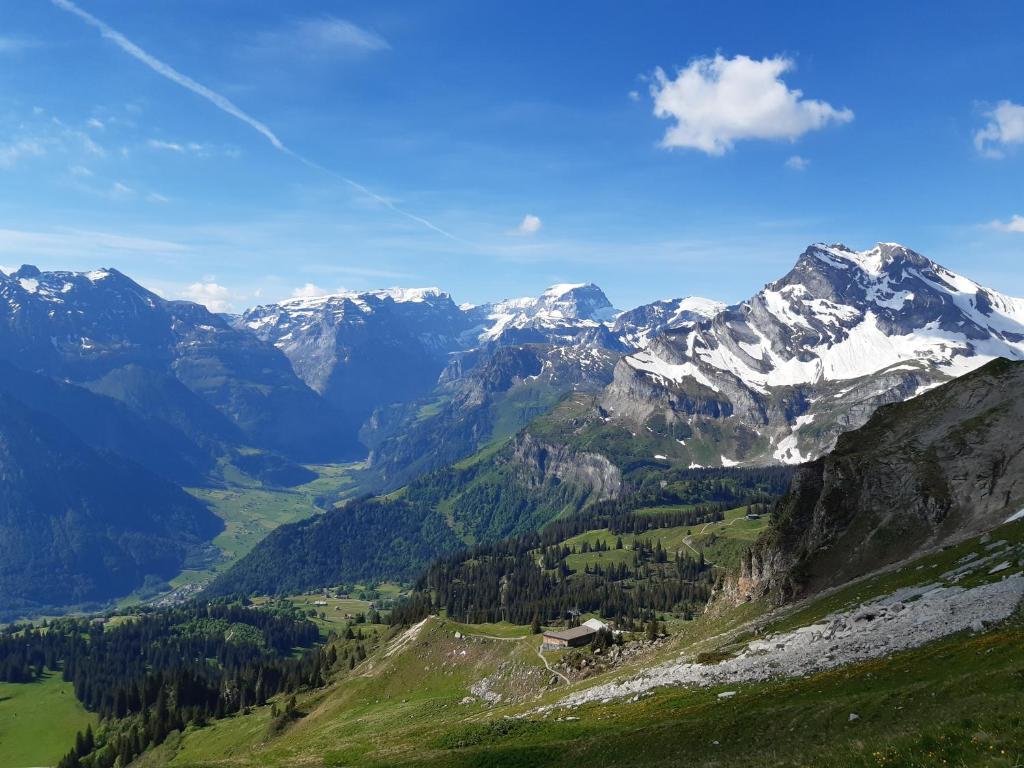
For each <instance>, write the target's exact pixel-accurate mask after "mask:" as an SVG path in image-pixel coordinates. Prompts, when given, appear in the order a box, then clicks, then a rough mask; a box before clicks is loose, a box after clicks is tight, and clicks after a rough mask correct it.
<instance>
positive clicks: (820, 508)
mask: <svg viewBox="0 0 1024 768" xmlns="http://www.w3.org/2000/svg"><path fill="white" fill-rule="evenodd" d="M1022 388H1024V362H1010V361H1008V360H995V361H993V362H991V363H989V364H988V365H986V366H984V367H982V368H980V369H978V370H977V371H974V372H973V373H970V374H967V375H965V376H962V377H960V378H959V379H956V380H954V381H952V382H950V383H948V384H945V385H943V386H941V387H938V388H936V389H934V390H932V391H930V392H928V393H926V394H924V395H921V396H920V397H917V398H915V399H913V400H910V401H907V402H905V403H900V404H895V405H890V406H886V407H884V408H881V409H879V410H878V411H877V412H876V413H875V415H874V416H872V418H871V419H870V420H869V421H868V423H867V424H866V425H865V426H864V427H862V428H861V429H858V430H855V431H853V432H849V433H847V434H845V435H843V436H842V437H841V438H840V439H839V442H838V444H837V446H836V448H835V450H834V451H833V452H832V453H830V454H829V455H827V456H825V457H824V458H822V459H819V460H818V461H815V462H812V463H810V464H808V465H805V466H804V467H801V468H800V470H799V471H798V473H797V475H796V477H795V479H794V482H793V487H792V489H791V491H790V493H789V494H788V495H787V496H786V497H785V498H784V499H782V500H781V501H780V502H779V504H778V506H777V508H776V511H775V515H774V516H773V525H772V527H771V529H770V530H769V532H768V533H767V535H766V536H765V537H764V538H762V539H761V540H760V541H758V542H757V544H756V545H755V546H754V547H753V549H752V551H751V552H750V553H749V554H748V555H747V557H746V559H745V561H744V564H743V568H742V571H741V572H740V574H739V577H738V579H737V580H735V581H734V582H733V583H732V584H731V585H730V587H729V590H730V592H731V594H732V597H733V599H737V600H742V599H748V598H749V597H750V596H757V595H761V594H770V595H772V596H773V598H774V599H776V600H782V599H786V598H790V597H793V596H798V595H800V594H803V593H805V592H808V591H816V590H820V589H822V588H825V587H829V586H833V585H836V584H843V583H845V582H847V581H849V580H851V579H853V578H856V577H858V576H861V575H863V574H865V573H868V572H871V571H874V570H876V569H878V568H880V567H882V566H886V565H888V564H891V563H895V562H898V561H901V560H904V559H906V558H908V557H911V556H913V555H915V554H918V553H921V552H925V551H927V550H929V549H932V548H935V547H940V546H943V545H947V544H949V543H951V542H956V541H958V540H960V539H963V538H965V537H968V536H972V535H977V534H978V533H980V532H982V531H985V530H989V529H991V528H993V527H995V526H996V525H998V524H999V523H1001V522H1003V521H1004V520H1006V519H1007V518H1009V517H1012V516H1013V515H1014V514H1016V513H1017V512H1018V511H1019V510H1020V509H1021V508H1022V507H1024V450H1022V442H1021V435H1020V425H1021V424H1022V423H1024V401H1022V400H1021V397H1020V393H1021V391H1022Z"/></svg>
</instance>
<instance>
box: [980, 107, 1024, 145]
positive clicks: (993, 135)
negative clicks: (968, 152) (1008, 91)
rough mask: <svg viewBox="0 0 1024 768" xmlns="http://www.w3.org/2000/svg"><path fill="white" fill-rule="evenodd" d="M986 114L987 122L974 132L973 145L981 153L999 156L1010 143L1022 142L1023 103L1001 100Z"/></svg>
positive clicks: (1023, 123)
mask: <svg viewBox="0 0 1024 768" xmlns="http://www.w3.org/2000/svg"><path fill="white" fill-rule="evenodd" d="M986 116H987V117H988V118H989V121H988V124H987V125H985V127H984V128H981V129H980V130H978V131H977V132H976V133H975V134H974V147H975V149H977V150H978V151H979V152H980V153H981V154H982V155H984V156H985V157H991V158H1000V157H1003V155H1004V154H1005V150H1006V148H1007V147H1008V146H1010V145H1011V144H1024V105H1021V104H1014V103H1013V102H1012V101H1001V102H999V103H998V104H997V105H996V106H995V108H994V109H992V110H990V111H989V112H987V113H986Z"/></svg>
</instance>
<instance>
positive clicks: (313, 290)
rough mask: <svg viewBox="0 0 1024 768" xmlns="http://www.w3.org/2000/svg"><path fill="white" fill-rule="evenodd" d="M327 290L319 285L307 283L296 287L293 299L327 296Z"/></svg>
mask: <svg viewBox="0 0 1024 768" xmlns="http://www.w3.org/2000/svg"><path fill="white" fill-rule="evenodd" d="M326 295H327V291H325V290H324V289H323V288H321V287H320V286H319V285H315V284H313V283H306V284H305V285H304V286H302V287H301V288H296V289H295V290H293V291H292V298H293V299H315V298H316V297H317V296H326Z"/></svg>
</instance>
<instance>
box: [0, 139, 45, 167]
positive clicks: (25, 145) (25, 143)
mask: <svg viewBox="0 0 1024 768" xmlns="http://www.w3.org/2000/svg"><path fill="white" fill-rule="evenodd" d="M45 154H46V147H45V146H44V145H43V143H42V142H41V141H37V140H35V139H21V140H19V141H15V142H13V143H11V144H0V168H13V167H14V166H15V165H16V164H17V163H18V161H19V160H22V159H24V158H26V157H41V156H42V155H45Z"/></svg>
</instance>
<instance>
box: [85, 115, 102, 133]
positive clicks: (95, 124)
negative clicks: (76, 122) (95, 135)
mask: <svg viewBox="0 0 1024 768" xmlns="http://www.w3.org/2000/svg"><path fill="white" fill-rule="evenodd" d="M85 124H86V125H88V126H89V127H90V128H95V129H96V130H98V131H102V130H103V129H104V128H106V126H105V125H104V124H103V121H102V120H100V119H99V118H98V117H90V118H89V119H88V120H87V121H86V123H85Z"/></svg>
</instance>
